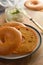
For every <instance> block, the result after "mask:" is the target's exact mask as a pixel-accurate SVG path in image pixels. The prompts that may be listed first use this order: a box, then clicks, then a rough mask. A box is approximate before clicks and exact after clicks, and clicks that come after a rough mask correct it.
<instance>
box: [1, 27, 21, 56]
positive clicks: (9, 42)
mask: <svg viewBox="0 0 43 65" xmlns="http://www.w3.org/2000/svg"><path fill="white" fill-rule="evenodd" d="M21 42H22V34H21V32H20V31H18V30H17V29H16V28H13V27H7V26H6V27H5V26H3V27H1V28H0V55H8V54H10V53H11V52H12V50H13V49H16V48H17V47H18V46H19V45H20V44H21Z"/></svg>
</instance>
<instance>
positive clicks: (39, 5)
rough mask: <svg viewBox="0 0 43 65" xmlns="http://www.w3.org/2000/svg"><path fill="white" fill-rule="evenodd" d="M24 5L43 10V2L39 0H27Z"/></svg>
mask: <svg viewBox="0 0 43 65" xmlns="http://www.w3.org/2000/svg"><path fill="white" fill-rule="evenodd" d="M24 6H26V7H27V8H28V9H31V10H35V11H41V10H43V3H42V2H41V1H39V0H30V1H26V2H25V3H24Z"/></svg>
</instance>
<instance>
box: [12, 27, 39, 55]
mask: <svg viewBox="0 0 43 65" xmlns="http://www.w3.org/2000/svg"><path fill="white" fill-rule="evenodd" d="M19 31H20V32H21V33H22V44H21V45H20V46H19V47H18V48H17V49H16V50H14V51H13V53H14V54H15V53H16V54H26V53H31V52H32V51H33V50H34V49H35V47H36V46H37V42H38V37H37V34H36V32H35V31H34V30H33V29H32V28H30V27H20V28H19Z"/></svg>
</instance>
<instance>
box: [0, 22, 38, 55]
mask: <svg viewBox="0 0 43 65" xmlns="http://www.w3.org/2000/svg"><path fill="white" fill-rule="evenodd" d="M37 41H38V40H37V34H36V32H35V31H34V30H33V29H32V28H29V27H27V26H25V25H24V24H22V23H19V22H8V23H5V24H3V25H2V26H0V55H10V54H26V53H30V52H32V51H33V49H34V48H35V47H36V45H37Z"/></svg>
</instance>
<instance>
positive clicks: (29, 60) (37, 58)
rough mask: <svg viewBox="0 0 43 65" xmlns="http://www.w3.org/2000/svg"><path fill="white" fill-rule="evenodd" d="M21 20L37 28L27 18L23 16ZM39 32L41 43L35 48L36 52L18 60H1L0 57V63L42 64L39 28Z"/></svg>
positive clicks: (7, 64) (4, 64) (42, 34)
mask: <svg viewBox="0 0 43 65" xmlns="http://www.w3.org/2000/svg"><path fill="white" fill-rule="evenodd" d="M1 16H3V15H1ZM37 16H38V15H37ZM40 17H41V16H40ZM2 19H3V17H2ZM0 20H1V18H0ZM37 21H38V19H37ZM23 22H24V23H26V24H29V25H31V26H33V27H35V28H36V29H38V28H37V27H36V26H35V25H34V24H33V23H32V22H31V21H30V20H28V19H27V18H25V20H24V21H23ZM39 23H41V24H43V21H42V22H39ZM38 30H39V29H38ZM39 32H40V34H41V36H42V44H41V46H40V48H39V49H38V50H37V52H35V53H34V54H33V55H32V56H30V57H29V56H28V57H25V58H22V59H18V60H2V59H0V65H43V33H42V31H40V30H39Z"/></svg>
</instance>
